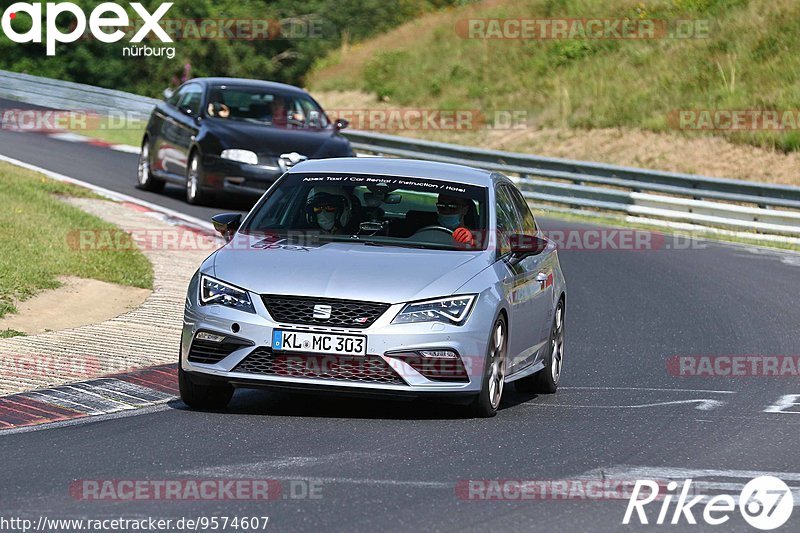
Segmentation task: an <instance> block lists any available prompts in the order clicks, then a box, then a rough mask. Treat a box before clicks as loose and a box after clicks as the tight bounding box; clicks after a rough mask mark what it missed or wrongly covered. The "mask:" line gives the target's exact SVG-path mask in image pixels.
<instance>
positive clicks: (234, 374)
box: [180, 277, 495, 397]
mask: <svg viewBox="0 0 800 533" xmlns="http://www.w3.org/2000/svg"><path fill="white" fill-rule="evenodd" d="M196 280H197V277H195V278H194V280H193V282H192V284H191V285H190V288H189V294H188V295H187V300H186V310H185V315H184V325H183V334H182V339H181V358H180V363H181V366H182V368H183V370H184V371H186V372H188V373H189V374H191V375H192V376H193V378H194V379H196V380H198V381H202V380H207V381H208V380H210V381H225V382H227V383H232V384H234V385H236V386H242V387H267V388H284V389H292V390H306V391H317V390H328V391H330V390H334V391H339V392H347V393H356V394H357V393H375V394H378V395H382V396H384V395H385V396H405V397H409V396H410V397H419V396H429V395H439V396H462V395H472V394H476V393H478V392H479V391H480V389H481V383H482V380H483V374H484V371H485V354H486V352H487V349H486V348H487V343H488V339H489V332H490V330H491V325H492V321H493V320H494V318H495V309H494V308H493V307H492V305H491V304H490V303H488V302H482V301H481V300H482V299H481V298H478V301H477V302H476V304H475V308H474V309H473V310H472V312H471V314H470V316H469V318H468V319H467V320H466V322H465V323H464V324H463V325H461V326H454V325H450V324H441V323H417V324H392V323H391V321H392V319H393V318H394V317H395V316H396V315H397V313H398V312H399V311H400V309H401V308H402V307H403V305H404V304H395V305H392V306H391V307H389V309H388V310H387V311H386V312H385V313H383V315H381V317H380V318H379V319H378V320H377V321H375V323H373V324H372V325H371V326H370V327H368V328H363V329H361V328H349V329H345V328H324V327H320V326H306V325H291V324H278V323H277V322H275V321H274V320H273V319H272V318H271V317H270V315H269V313H268V312H267V309H266V307H265V306H264V303H263V302H262V300H261V298H260V297H259V296H258V295H256V294H253V293H251V294H250V297H251V300H252V302H253V306H254V308H255V310H256V313H255V314H253V313H248V312H244V311H238V310H235V309H231V308H228V307H223V306H220V305H199V304H198V302H197V296H196V291H197V282H196ZM275 328H279V329H282V330H292V329H293V330H297V331H311V330H313V331H315V332H332V333H340V334H356V335H366V337H367V355H366V356H363V357H364V358H365V359H373V358H378V359H379V360H380V361H381V363H380V364H381V365H383V364H384V363H385V365H386V366H388V367H390V368H391V370H392V371H393V372H394V373H395V374H396V375H397V376H399V378H400V380H398V381H397V382H393V383H373V382H365V381H360V380H356V379H337V378H333V379H332V378H325V377H304V376H299V375H291V374H292V373H291V372H289V373H288V374H290V375H275V374H268V375H263V374H254V373H251V372H242V371H241V370H240V369H241V367H239V368H238V369H237V366H239V365H240V363H243V361H245V359H247V358H248V356H250V355H252V354H254V352H256V350H262V352H263V351H266V350H269V349H270V345H271V340H272V331H273V329H275ZM234 330H235V333H234ZM199 331H207V332H214V333H218V334H220V335H226V336H228V337H235V338H236V339H239V340H240V341H242V342H244V343H252V345H248V346H241V347H239V348H237V349H235V350H234V351H232V352H231V353H230V355H227V356H225V357H224V358H222V359H221V360H220V361H219V362H216V363H212V364H206V363H199V362H196V361H190V360H189V355H190V350H191V348H192V343H193V342H194V340H195V335H196V334H197V333H198V332H199ZM431 349H439V350H442V349H449V350H452V351H454V352H456V353H457V354H458V355H459V357H460V360H461V362H462V364H463V368H464V372H465V374H466V376H465V377H464V378H463V379H462V380H441V379H429V377H426V376H425V375H423V374H422V373H420V372H419V371H418V370H416V369H415V368H414V367H412V366H411V365H410V364H409V363H408V362H407V360H405V359H403V358H402V357H397V356H396V354H397V352H406V353H407V352H409V351H414V350H431ZM273 355H274V356H275V357H287V358H294V359H295V360H299V359H302V358H303V357H304V355H303V354H296V353H283V354H282V353H280V352H275V353H274V354H273ZM313 357H317V358H324V357H327V356H321V355H319V356H313ZM357 359H358V357H357V356H351V357H350V362H351V363H353V360H357ZM375 362H376V363H377V362H378V361H375ZM355 364H356V365H358V364H359V363H358V362H357V361H356V362H355Z"/></svg>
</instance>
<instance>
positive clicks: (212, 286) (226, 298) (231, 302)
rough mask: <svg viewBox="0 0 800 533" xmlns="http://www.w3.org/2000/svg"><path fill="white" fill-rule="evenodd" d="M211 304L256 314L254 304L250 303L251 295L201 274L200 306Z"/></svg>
mask: <svg viewBox="0 0 800 533" xmlns="http://www.w3.org/2000/svg"><path fill="white" fill-rule="evenodd" d="M211 304H217V305H224V306H225V307H231V308H233V309H238V310H239V311H247V312H248V313H255V312H256V310H255V309H254V308H253V302H251V301H250V295H249V294H247V291H246V290H244V289H240V288H239V287H234V286H233V285H230V284H229V283H225V282H224V281H220V280H218V279H214V278H212V277H211V276H206V275H205V274H201V275H200V305H211Z"/></svg>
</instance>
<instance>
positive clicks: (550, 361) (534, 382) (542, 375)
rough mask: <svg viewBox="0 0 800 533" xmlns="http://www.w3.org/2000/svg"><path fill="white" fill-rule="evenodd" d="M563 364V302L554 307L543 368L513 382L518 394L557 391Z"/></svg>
mask: <svg viewBox="0 0 800 533" xmlns="http://www.w3.org/2000/svg"><path fill="white" fill-rule="evenodd" d="M563 362H564V301H563V300H561V301H559V302H558V306H556V312H555V316H554V317H553V325H552V326H551V327H550V338H549V346H548V349H547V357H546V358H545V364H544V368H543V369H541V370H540V371H538V372H537V373H535V374H533V375H532V376H528V377H526V378H522V379H519V380H517V381H515V382H514V386H515V387H516V389H517V390H518V391H520V392H527V393H531V392H533V393H540V394H552V393H554V392H556V389H558V380H559V378H560V377H561V367H562V364H563Z"/></svg>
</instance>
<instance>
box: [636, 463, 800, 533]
mask: <svg viewBox="0 0 800 533" xmlns="http://www.w3.org/2000/svg"><path fill="white" fill-rule="evenodd" d="M660 488H661V486H660V485H659V484H658V483H656V482H655V481H651V480H637V481H636V484H635V485H634V487H633V492H632V493H631V496H630V499H629V500H628V507H627V509H626V510H625V516H624V518H623V519H622V523H623V524H625V525H628V524H631V523H636V519H638V521H639V523H640V524H649V522H648V515H647V513H646V512H645V507H647V506H648V505H649V504H650V503H653V502H656V501H660V502H661V505H660V506H659V507H660V509H659V512H658V518H656V520H655V523H656V524H659V525H662V524H672V525H676V524H680V523H682V522H683V521H685V522H686V523H688V524H697V523H698V521H697V517H696V516H695V512H697V513H698V514H699V515H700V516H701V517H702V519H703V521H704V522H705V523H706V524H708V525H711V526H718V525H721V524H724V523H726V522H727V521H728V520H729V519H730V518H731V515H732V514H734V513H735V512H736V511H737V507H738V511H739V513H740V514H741V516H742V518H744V520H745V522H747V523H748V524H749V525H750V526H752V527H754V528H756V529H760V530H762V531H769V530H772V529H777V528H779V527H781V526H782V525H784V524H785V523H786V522H787V521H788V520H789V517H790V516H791V515H792V509H793V507H794V497H793V495H792V491H791V489H790V488H789V486H788V485H786V483H784V482H783V481H782V480H780V479H778V478H776V477H774V476H759V477H757V478H755V479H752V480H750V481H749V482H748V483H747V484H746V485H745V486H744V488H743V489H742V491H741V493H740V494H739V495H738V505H737V498H734V496H732V495H730V494H718V495H716V496H712V497H710V498H707V497H706V495H703V494H700V495H696V496H694V497H692V496H693V494H692V480H691V479H687V480H685V481H684V483H683V486H682V487H681V488H680V494H678V493H677V489H678V483H677V482H675V481H671V482H669V483H668V484H667V486H666V493H663V492H662V491H661V490H660ZM675 496H677V501H676V504H675V507H674V509H671V508H670V504H671V503H672V501H673V500H674V499H675ZM693 508H694V509H693ZM670 515H671V516H670ZM651 518H652V516H651Z"/></svg>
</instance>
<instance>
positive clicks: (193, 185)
mask: <svg viewBox="0 0 800 533" xmlns="http://www.w3.org/2000/svg"><path fill="white" fill-rule="evenodd" d="M203 177H204V172H203V163H202V161H201V157H200V154H199V153H198V152H192V155H191V157H190V158H189V167H188V168H187V170H186V201H187V202H189V203H190V204H194V205H200V204H203V203H204V202H205V201H206V200H207V199H208V193H206V192H205V191H204V189H203V187H205V180H204V179H203Z"/></svg>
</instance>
